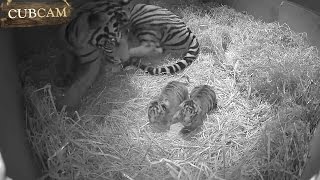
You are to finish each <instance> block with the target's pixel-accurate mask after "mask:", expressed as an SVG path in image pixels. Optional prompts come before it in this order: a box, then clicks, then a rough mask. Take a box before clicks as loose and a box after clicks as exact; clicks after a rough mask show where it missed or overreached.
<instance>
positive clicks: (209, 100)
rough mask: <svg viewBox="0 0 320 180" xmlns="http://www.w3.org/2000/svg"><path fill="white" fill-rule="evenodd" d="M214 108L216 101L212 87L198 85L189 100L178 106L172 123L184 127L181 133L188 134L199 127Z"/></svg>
mask: <svg viewBox="0 0 320 180" xmlns="http://www.w3.org/2000/svg"><path fill="white" fill-rule="evenodd" d="M216 108H217V99H216V94H215V92H214V91H213V89H212V87H210V86H208V85H200V86H197V87H195V88H194V89H193V90H192V91H191V93H190V98H189V99H187V100H185V101H183V102H182V103H181V104H180V105H179V109H178V110H177V112H176V113H175V114H174V116H173V121H174V122H181V123H182V124H183V125H184V128H183V130H182V132H190V131H193V130H195V129H196V128H197V127H199V126H201V125H202V124H203V120H204V119H205V117H206V115H207V114H208V113H210V112H212V111H213V110H214V109H216Z"/></svg>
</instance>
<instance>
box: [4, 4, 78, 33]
mask: <svg viewBox="0 0 320 180" xmlns="http://www.w3.org/2000/svg"><path fill="white" fill-rule="evenodd" d="M71 11H72V7H71V5H70V4H68V3H65V2H52V3H46V2H12V3H10V4H9V5H8V4H7V3H2V4H1V6H0V12H1V14H3V15H4V17H0V28H1V27H2V28H9V27H32V26H45V25H58V24H64V23H67V22H69V20H70V14H71Z"/></svg>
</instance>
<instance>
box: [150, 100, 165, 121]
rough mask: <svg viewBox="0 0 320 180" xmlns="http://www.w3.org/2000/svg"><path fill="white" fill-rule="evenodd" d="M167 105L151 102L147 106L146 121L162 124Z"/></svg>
mask: <svg viewBox="0 0 320 180" xmlns="http://www.w3.org/2000/svg"><path fill="white" fill-rule="evenodd" d="M167 107H168V106H167V105H166V104H165V103H164V102H162V101H158V100H155V101H151V102H150V103H149V105H148V119H149V122H150V123H158V124H160V123H163V121H164V119H165V117H166V112H167Z"/></svg>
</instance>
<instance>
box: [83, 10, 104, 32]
mask: <svg viewBox="0 0 320 180" xmlns="http://www.w3.org/2000/svg"><path fill="white" fill-rule="evenodd" d="M87 20H88V24H89V27H90V29H95V28H97V27H99V26H100V25H101V24H103V23H104V22H106V21H107V19H106V16H105V15H104V14H103V13H93V14H90V15H89V16H88V19H87Z"/></svg>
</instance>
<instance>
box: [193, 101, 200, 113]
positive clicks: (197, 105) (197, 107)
mask: <svg viewBox="0 0 320 180" xmlns="http://www.w3.org/2000/svg"><path fill="white" fill-rule="evenodd" d="M194 106H195V109H196V112H197V113H199V112H201V111H202V109H201V107H200V105H199V104H197V103H194Z"/></svg>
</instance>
